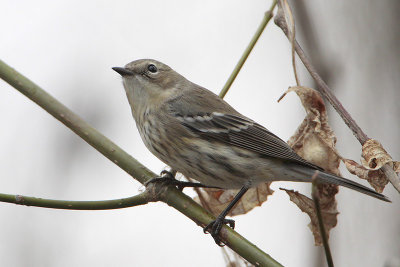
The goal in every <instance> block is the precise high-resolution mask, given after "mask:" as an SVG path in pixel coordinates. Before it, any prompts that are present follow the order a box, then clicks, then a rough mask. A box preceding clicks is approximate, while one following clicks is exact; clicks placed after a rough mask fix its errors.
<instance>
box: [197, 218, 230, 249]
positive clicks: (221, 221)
mask: <svg viewBox="0 0 400 267" xmlns="http://www.w3.org/2000/svg"><path fill="white" fill-rule="evenodd" d="M225 224H226V225H229V227H230V228H232V229H235V221H234V220H231V219H225V217H219V216H218V217H217V219H216V220H214V221H212V222H210V223H209V224H208V225H207V226H206V227H204V228H203V232H204V233H205V234H207V233H210V234H211V236H212V237H213V238H214V241H215V243H216V244H217V245H218V246H220V247H223V246H225V244H224V243H223V242H222V241H221V239H220V237H219V232H220V231H221V229H222V226H224V225H225Z"/></svg>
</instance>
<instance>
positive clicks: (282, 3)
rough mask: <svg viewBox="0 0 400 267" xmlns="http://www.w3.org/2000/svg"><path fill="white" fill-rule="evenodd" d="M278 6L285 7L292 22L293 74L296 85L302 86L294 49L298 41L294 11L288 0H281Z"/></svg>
mask: <svg viewBox="0 0 400 267" xmlns="http://www.w3.org/2000/svg"><path fill="white" fill-rule="evenodd" d="M278 5H279V6H281V7H283V6H284V7H285V10H286V11H287V14H288V17H289V21H290V35H289V36H290V37H289V41H290V44H291V46H292V66H293V73H294V78H295V79H296V85H297V86H300V80H299V76H298V74H297V67H296V55H295V49H294V41H295V40H296V24H295V23H294V19H293V13H292V9H291V8H290V5H289V4H288V2H287V0H279V2H278Z"/></svg>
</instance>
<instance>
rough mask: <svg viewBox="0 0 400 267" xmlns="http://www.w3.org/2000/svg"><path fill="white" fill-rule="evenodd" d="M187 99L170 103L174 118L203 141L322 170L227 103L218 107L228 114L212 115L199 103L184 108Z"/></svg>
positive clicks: (186, 105) (220, 111) (219, 112)
mask: <svg viewBox="0 0 400 267" xmlns="http://www.w3.org/2000/svg"><path fill="white" fill-rule="evenodd" d="M187 99H188V98H186V97H184V98H181V99H179V101H171V102H170V105H171V107H170V110H171V111H172V115H173V116H175V118H177V119H178V120H179V121H180V123H181V124H182V125H183V126H185V127H186V128H187V129H189V130H190V131H192V132H193V133H195V134H197V135H199V136H201V137H204V138H208V139H213V140H216V141H219V142H222V143H225V144H228V145H232V146H236V147H240V148H243V149H246V150H248V151H252V152H256V153H259V154H260V155H262V156H268V157H275V158H280V159H283V160H288V161H292V162H296V163H299V164H300V165H305V166H309V167H311V168H314V169H318V170H322V169H321V168H320V167H318V166H316V165H314V164H312V163H310V162H308V161H306V160H305V159H303V158H302V157H300V156H299V155H297V154H296V152H294V151H293V149H292V148H291V147H290V146H289V145H288V144H287V143H286V142H285V141H283V140H282V139H280V138H279V137H278V136H276V135H274V134H273V133H271V132H270V131H268V130H267V129H266V128H264V127H263V126H261V125H260V124H258V123H256V122H254V121H252V120H250V119H249V118H246V117H244V116H243V115H241V114H240V113H238V112H236V111H235V110H234V109H233V108H232V107H230V106H229V105H228V104H227V103H226V102H225V101H222V102H221V103H219V104H222V106H224V105H226V106H227V108H226V109H227V110H228V112H229V113H224V112H223V111H222V110H225V108H223V109H221V108H218V109H219V111H218V112H215V111H214V112H209V110H208V109H209V108H201V107H200V105H199V104H198V102H193V103H186V104H184V105H183V104H182V101H185V100H187ZM181 106H185V107H186V108H185V110H183V109H181V108H180V107H181ZM208 107H209V105H208ZM219 107H221V106H219Z"/></svg>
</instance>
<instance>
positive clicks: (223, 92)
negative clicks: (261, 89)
mask: <svg viewBox="0 0 400 267" xmlns="http://www.w3.org/2000/svg"><path fill="white" fill-rule="evenodd" d="M275 6H276V0H273V1H272V5H271V7H270V9H269V10H268V11H267V12H265V14H264V18H263V20H262V22H261V24H260V26H258V29H257V31H256V33H255V34H254V36H253V38H252V39H251V41H250V43H249V45H248V46H247V48H246V50H244V52H243V55H242V57H241V58H240V60H239V62H238V63H237V64H236V67H235V69H234V70H233V72H232V73H231V75H230V76H229V78H228V80H227V81H226V83H225V85H224V87H223V88H222V90H221V92H220V93H219V97H221V98H224V96H225V95H226V93H227V92H228V90H229V89H230V88H231V85H232V83H233V82H234V81H235V79H236V76H237V75H238V74H239V71H240V70H241V68H242V67H243V65H244V63H245V62H246V59H247V57H248V56H249V55H250V52H251V51H252V50H253V48H254V46H255V45H256V43H257V41H258V39H259V38H260V36H261V34H262V32H263V31H264V29H265V27H266V26H267V24H268V22H269V21H270V20H271V18H272V12H273V10H274V8H275Z"/></svg>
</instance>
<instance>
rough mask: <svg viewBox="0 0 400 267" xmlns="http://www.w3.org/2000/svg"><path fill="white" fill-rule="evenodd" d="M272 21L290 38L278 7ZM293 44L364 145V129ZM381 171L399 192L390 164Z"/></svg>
mask: <svg viewBox="0 0 400 267" xmlns="http://www.w3.org/2000/svg"><path fill="white" fill-rule="evenodd" d="M274 21H275V24H276V25H277V26H278V27H279V28H281V29H282V31H283V32H284V33H285V35H286V36H287V37H288V39H289V40H290V36H289V30H288V26H287V23H286V20H285V18H284V15H283V14H280V12H279V9H278V13H277V15H276V16H275V19H274ZM294 45H295V50H296V53H297V55H298V56H299V58H300V59H301V61H302V62H303V64H304V66H305V67H306V69H307V70H308V72H309V73H310V75H311V77H312V78H313V79H314V81H315V83H316V84H317V89H318V91H319V92H320V93H321V94H322V95H323V96H324V97H325V98H326V99H327V100H328V101H329V103H331V105H332V106H333V108H334V109H335V110H336V112H337V113H338V114H339V115H340V117H341V118H342V119H343V121H344V122H345V124H346V125H347V126H348V127H349V128H350V130H351V131H352V132H353V134H354V136H355V137H356V138H357V140H358V141H359V142H360V143H361V145H364V143H365V142H366V141H367V140H368V139H369V138H368V136H367V135H366V134H365V133H364V131H363V130H362V129H361V128H360V127H359V126H358V124H357V123H356V122H355V120H354V119H353V118H352V117H351V115H350V114H349V113H348V112H347V110H346V109H345V108H344V107H343V105H342V103H340V101H339V100H338V99H337V98H336V96H335V95H334V94H333V93H332V91H331V90H330V88H329V87H328V85H327V84H326V83H325V82H324V80H322V78H321V76H319V74H318V73H317V71H316V69H315V68H314V66H313V65H312V64H311V62H310V60H309V59H308V58H307V56H306V55H305V53H304V51H303V49H302V48H301V47H300V45H299V43H298V42H297V40H295V42H294ZM381 171H383V173H384V174H385V175H386V177H387V178H388V179H389V181H390V183H391V184H392V185H393V186H394V188H395V189H396V190H397V191H398V192H399V193H400V179H399V177H398V176H397V174H396V173H395V171H394V170H393V168H392V167H391V166H390V164H386V165H384V166H383V167H382V168H381Z"/></svg>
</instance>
